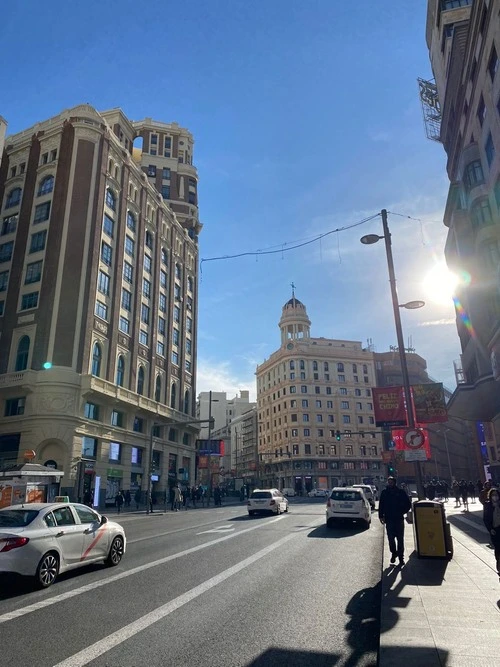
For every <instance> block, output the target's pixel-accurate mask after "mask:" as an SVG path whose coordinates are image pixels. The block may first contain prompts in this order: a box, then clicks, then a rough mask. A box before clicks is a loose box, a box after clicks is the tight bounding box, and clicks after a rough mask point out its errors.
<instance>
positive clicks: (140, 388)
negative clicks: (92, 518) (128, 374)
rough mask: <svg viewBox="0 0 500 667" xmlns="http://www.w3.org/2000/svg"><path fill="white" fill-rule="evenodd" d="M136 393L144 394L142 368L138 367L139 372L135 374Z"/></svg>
mask: <svg viewBox="0 0 500 667" xmlns="http://www.w3.org/2000/svg"><path fill="white" fill-rule="evenodd" d="M137 393H138V394H141V396H142V394H143V393H144V368H143V367H142V366H139V372H138V373H137Z"/></svg>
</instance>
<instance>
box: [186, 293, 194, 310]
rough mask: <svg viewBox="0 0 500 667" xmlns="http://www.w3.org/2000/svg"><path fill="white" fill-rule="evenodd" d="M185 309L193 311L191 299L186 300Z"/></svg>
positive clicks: (189, 297)
mask: <svg viewBox="0 0 500 667" xmlns="http://www.w3.org/2000/svg"><path fill="white" fill-rule="evenodd" d="M186 308H187V310H193V297H191V296H188V297H187V299H186Z"/></svg>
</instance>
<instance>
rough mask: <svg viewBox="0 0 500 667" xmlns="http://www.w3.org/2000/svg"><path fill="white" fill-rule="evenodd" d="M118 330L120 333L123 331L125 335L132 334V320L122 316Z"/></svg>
mask: <svg viewBox="0 0 500 667" xmlns="http://www.w3.org/2000/svg"><path fill="white" fill-rule="evenodd" d="M118 328H119V329H120V331H123V333H126V334H128V333H130V320H128V319H127V318H126V317H123V315H120V320H119V324H118Z"/></svg>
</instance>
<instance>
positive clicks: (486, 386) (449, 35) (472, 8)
mask: <svg viewBox="0 0 500 667" xmlns="http://www.w3.org/2000/svg"><path fill="white" fill-rule="evenodd" d="M499 11H500V2H499V0H490V1H489V2H486V1H485V0H476V2H472V0H429V2H428V11H427V27H426V39H427V46H428V49H429V55H430V60H431V64H432V70H433V73H434V77H435V85H434V87H433V84H429V85H428V86H426V87H425V91H426V93H425V97H423V101H424V110H425V109H426V106H425V105H426V104H427V108H428V109H429V108H430V109H431V111H430V112H429V114H428V115H427V120H428V122H429V123H431V122H434V125H435V129H436V134H435V137H432V138H437V139H438V140H439V141H441V142H442V144H443V147H444V149H445V151H446V154H447V158H448V159H447V172H448V177H449V179H450V189H449V194H448V200H447V203H446V210H445V216H444V224H445V225H446V226H447V227H448V230H449V231H448V237H447V241H446V248H445V254H446V260H447V263H448V266H449V267H450V268H451V269H452V270H454V271H456V272H457V273H458V274H459V275H460V276H461V277H462V278H463V282H462V284H461V286H460V287H459V289H458V290H457V294H456V304H455V307H456V325H457V331H458V336H459V338H460V344H461V348H462V354H461V362H460V364H459V365H458V366H457V369H456V370H457V380H458V386H457V389H456V391H455V392H454V394H453V396H452V398H451V400H450V402H449V411H450V414H452V415H455V416H458V417H461V418H463V419H467V420H470V421H471V423H472V424H473V432H474V438H475V441H476V444H477V446H478V447H479V446H480V447H481V451H482V452H483V464H484V465H485V470H486V471H487V470H488V467H487V464H489V465H490V471H491V474H492V475H493V477H494V478H496V480H497V481H500V460H499V459H500V447H499V444H500V274H499V266H500V115H499V114H500V72H499V71H498V70H499V63H500V60H499V54H500V31H499V30H498V15H499ZM434 91H435V92H434ZM438 123H440V127H439V126H437V124H438Z"/></svg>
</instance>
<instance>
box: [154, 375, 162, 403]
mask: <svg viewBox="0 0 500 667" xmlns="http://www.w3.org/2000/svg"><path fill="white" fill-rule="evenodd" d="M155 401H156V402H157V403H159V402H160V401H161V375H157V376H156V383H155Z"/></svg>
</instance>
